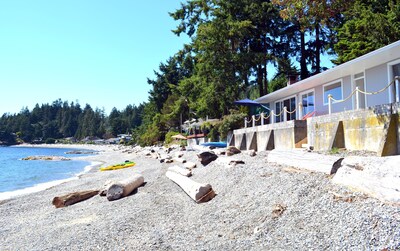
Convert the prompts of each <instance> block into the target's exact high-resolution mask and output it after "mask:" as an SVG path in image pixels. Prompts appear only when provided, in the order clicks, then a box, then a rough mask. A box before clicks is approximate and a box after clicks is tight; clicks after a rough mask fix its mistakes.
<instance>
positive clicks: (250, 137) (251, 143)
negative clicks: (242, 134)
mask: <svg viewBox="0 0 400 251" xmlns="http://www.w3.org/2000/svg"><path fill="white" fill-rule="evenodd" d="M246 150H254V151H257V132H248V133H246Z"/></svg>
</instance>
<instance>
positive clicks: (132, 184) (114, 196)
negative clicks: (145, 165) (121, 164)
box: [106, 174, 144, 201]
mask: <svg viewBox="0 0 400 251" xmlns="http://www.w3.org/2000/svg"><path fill="white" fill-rule="evenodd" d="M143 183H144V178H143V176H142V175H140V174H134V175H132V177H129V178H126V179H124V180H121V181H119V182H115V183H112V184H111V185H110V187H109V188H108V190H107V195H106V196H107V199H108V200H109V201H112V200H118V199H120V198H122V197H126V196H128V195H129V194H131V193H132V192H133V190H135V189H136V188H138V187H139V186H141V185H142V184H143Z"/></svg>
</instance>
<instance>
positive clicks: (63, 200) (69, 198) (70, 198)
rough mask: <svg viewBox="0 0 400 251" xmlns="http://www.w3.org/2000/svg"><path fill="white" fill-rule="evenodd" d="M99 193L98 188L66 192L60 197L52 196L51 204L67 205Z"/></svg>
mask: <svg viewBox="0 0 400 251" xmlns="http://www.w3.org/2000/svg"><path fill="white" fill-rule="evenodd" d="M98 193H99V191H98V190H89V191H82V192H74V193H70V194H66V195H63V196H60V197H54V199H53V205H54V206H55V207H56V208H60V207H67V206H69V205H72V204H75V203H77V202H80V201H83V200H87V199H89V198H91V197H93V196H95V195H97V194H98Z"/></svg>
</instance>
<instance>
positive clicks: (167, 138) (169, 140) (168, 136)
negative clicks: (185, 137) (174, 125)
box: [164, 131, 179, 145]
mask: <svg viewBox="0 0 400 251" xmlns="http://www.w3.org/2000/svg"><path fill="white" fill-rule="evenodd" d="M177 134H179V132H175V131H169V132H168V133H167V134H166V135H165V142H164V143H165V144H166V145H169V144H171V143H172V142H173V141H174V139H173V138H172V136H174V135H177Z"/></svg>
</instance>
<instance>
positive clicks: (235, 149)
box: [226, 146, 242, 154]
mask: <svg viewBox="0 0 400 251" xmlns="http://www.w3.org/2000/svg"><path fill="white" fill-rule="evenodd" d="M226 150H227V151H228V152H231V153H233V154H238V153H241V152H242V151H240V150H239V148H237V147H236V146H228V148H227V149H226Z"/></svg>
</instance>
